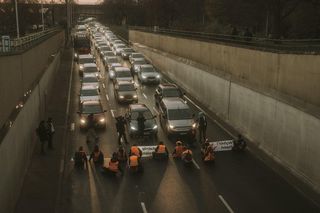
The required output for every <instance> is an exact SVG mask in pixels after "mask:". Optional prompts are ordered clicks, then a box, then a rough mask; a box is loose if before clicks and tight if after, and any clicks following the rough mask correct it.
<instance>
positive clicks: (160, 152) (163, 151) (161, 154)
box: [152, 141, 169, 158]
mask: <svg viewBox="0 0 320 213" xmlns="http://www.w3.org/2000/svg"><path fill="white" fill-rule="evenodd" d="M168 156H169V152H168V149H167V147H166V146H165V145H164V144H163V142H162V141H160V142H159V145H158V146H157V147H156V149H155V151H154V152H153V153H152V157H153V158H168Z"/></svg>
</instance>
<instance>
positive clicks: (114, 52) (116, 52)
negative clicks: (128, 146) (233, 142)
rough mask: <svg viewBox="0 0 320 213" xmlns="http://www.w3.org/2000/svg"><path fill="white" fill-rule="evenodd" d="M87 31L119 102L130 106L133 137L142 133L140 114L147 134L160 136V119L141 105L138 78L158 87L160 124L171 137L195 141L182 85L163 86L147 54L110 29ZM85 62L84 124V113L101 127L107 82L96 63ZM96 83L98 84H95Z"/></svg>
mask: <svg viewBox="0 0 320 213" xmlns="http://www.w3.org/2000/svg"><path fill="white" fill-rule="evenodd" d="M87 32H88V35H89V36H90V39H91V44H92V50H93V55H94V53H96V56H97V57H100V61H101V62H102V63H103V66H104V67H105V71H106V72H108V74H106V75H104V76H105V78H109V79H110V81H109V82H112V83H113V86H114V96H115V99H116V100H117V101H118V102H119V103H126V104H128V103H129V105H128V109H127V111H126V114H125V120H126V124H127V132H128V135H129V136H130V137H134V136H135V135H137V133H138V123H137V122H138V121H137V117H138V115H139V114H142V115H143V116H144V118H145V119H146V121H145V129H144V134H145V135H151V136H155V137H156V136H157V133H158V125H157V121H156V117H157V116H154V115H153V114H152V111H151V110H150V109H149V108H148V107H147V106H146V105H145V104H142V103H139V99H138V93H137V88H136V86H135V81H134V78H135V76H136V78H137V80H138V81H139V82H140V84H158V86H157V88H156V90H155V94H154V100H155V106H156V108H157V109H158V110H157V111H158V119H159V123H160V124H161V127H162V129H163V130H164V132H165V133H166V134H167V135H168V136H169V137H170V136H173V135H179V136H184V135H188V136H189V137H191V138H195V135H196V123H195V120H194V115H193V114H192V112H191V110H190V107H189V106H188V104H187V102H186V101H185V100H184V98H183V97H184V94H183V93H182V91H181V90H180V89H179V87H178V86H176V85H175V84H164V83H161V74H160V73H159V72H158V71H157V70H156V68H155V67H154V66H153V65H152V64H150V63H149V62H148V61H147V59H146V58H145V57H144V55H142V54H141V53H138V52H135V51H134V50H133V49H132V48H130V47H129V46H128V45H127V44H125V43H124V42H123V41H122V40H120V39H118V37H117V36H116V35H114V34H113V33H112V32H111V31H110V30H109V29H108V28H107V27H105V26H102V25H101V24H99V23H95V24H91V25H88V27H87ZM82 57H83V58H85V57H87V58H89V56H79V59H80V58H82ZM121 58H122V59H121ZM124 60H128V61H129V63H130V64H131V68H127V67H125V66H124V65H123V64H122V62H123V61H124ZM83 61H84V62H81V64H80V65H81V67H82V71H79V72H83V79H82V89H81V92H80V93H81V95H80V102H81V106H80V117H81V120H80V123H82V124H83V125H84V124H85V123H86V120H85V116H82V114H85V113H87V112H88V111H90V112H94V114H95V115H96V116H97V122H98V124H102V123H103V122H104V124H105V118H102V117H101V116H102V114H103V112H104V111H103V109H102V106H101V107H100V106H99V107H98V105H99V104H101V101H100V89H101V87H100V82H99V81H101V80H103V79H101V75H100V71H99V70H98V68H96V69H97V70H96V71H97V72H94V71H92V70H91V69H93V67H94V65H93V63H92V61H89V60H83ZM86 62H88V63H86ZM79 63H80V62H79ZM80 65H79V66H80ZM89 67H90V69H89ZM93 73H94V74H93ZM93 78H94V79H93ZM93 81H94V82H96V84H93ZM83 96H86V97H83ZM98 103H99V104H98Z"/></svg>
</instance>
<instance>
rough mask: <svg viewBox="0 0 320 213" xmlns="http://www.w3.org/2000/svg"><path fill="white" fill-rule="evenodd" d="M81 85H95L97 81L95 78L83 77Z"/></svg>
mask: <svg viewBox="0 0 320 213" xmlns="http://www.w3.org/2000/svg"><path fill="white" fill-rule="evenodd" d="M82 82H83V83H95V82H98V79H97V78H95V77H85V78H83V79H82Z"/></svg>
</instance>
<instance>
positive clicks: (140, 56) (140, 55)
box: [132, 54, 143, 58]
mask: <svg viewBox="0 0 320 213" xmlns="http://www.w3.org/2000/svg"><path fill="white" fill-rule="evenodd" d="M132 58H143V55H142V54H133V55H132Z"/></svg>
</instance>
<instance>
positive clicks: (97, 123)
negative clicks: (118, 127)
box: [78, 100, 106, 129]
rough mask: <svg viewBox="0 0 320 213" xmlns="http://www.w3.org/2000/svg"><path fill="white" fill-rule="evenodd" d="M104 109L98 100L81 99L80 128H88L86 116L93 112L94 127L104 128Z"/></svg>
mask: <svg viewBox="0 0 320 213" xmlns="http://www.w3.org/2000/svg"><path fill="white" fill-rule="evenodd" d="M105 112H106V110H103V108H102V104H101V102H100V100H94V101H93V100H90V101H89V100H88V101H83V102H81V104H80V111H79V112H78V114H79V116H80V128H81V129H86V128H88V123H89V122H88V116H89V115H90V114H93V120H94V127H95V128H106V116H105V114H104V113H105Z"/></svg>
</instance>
